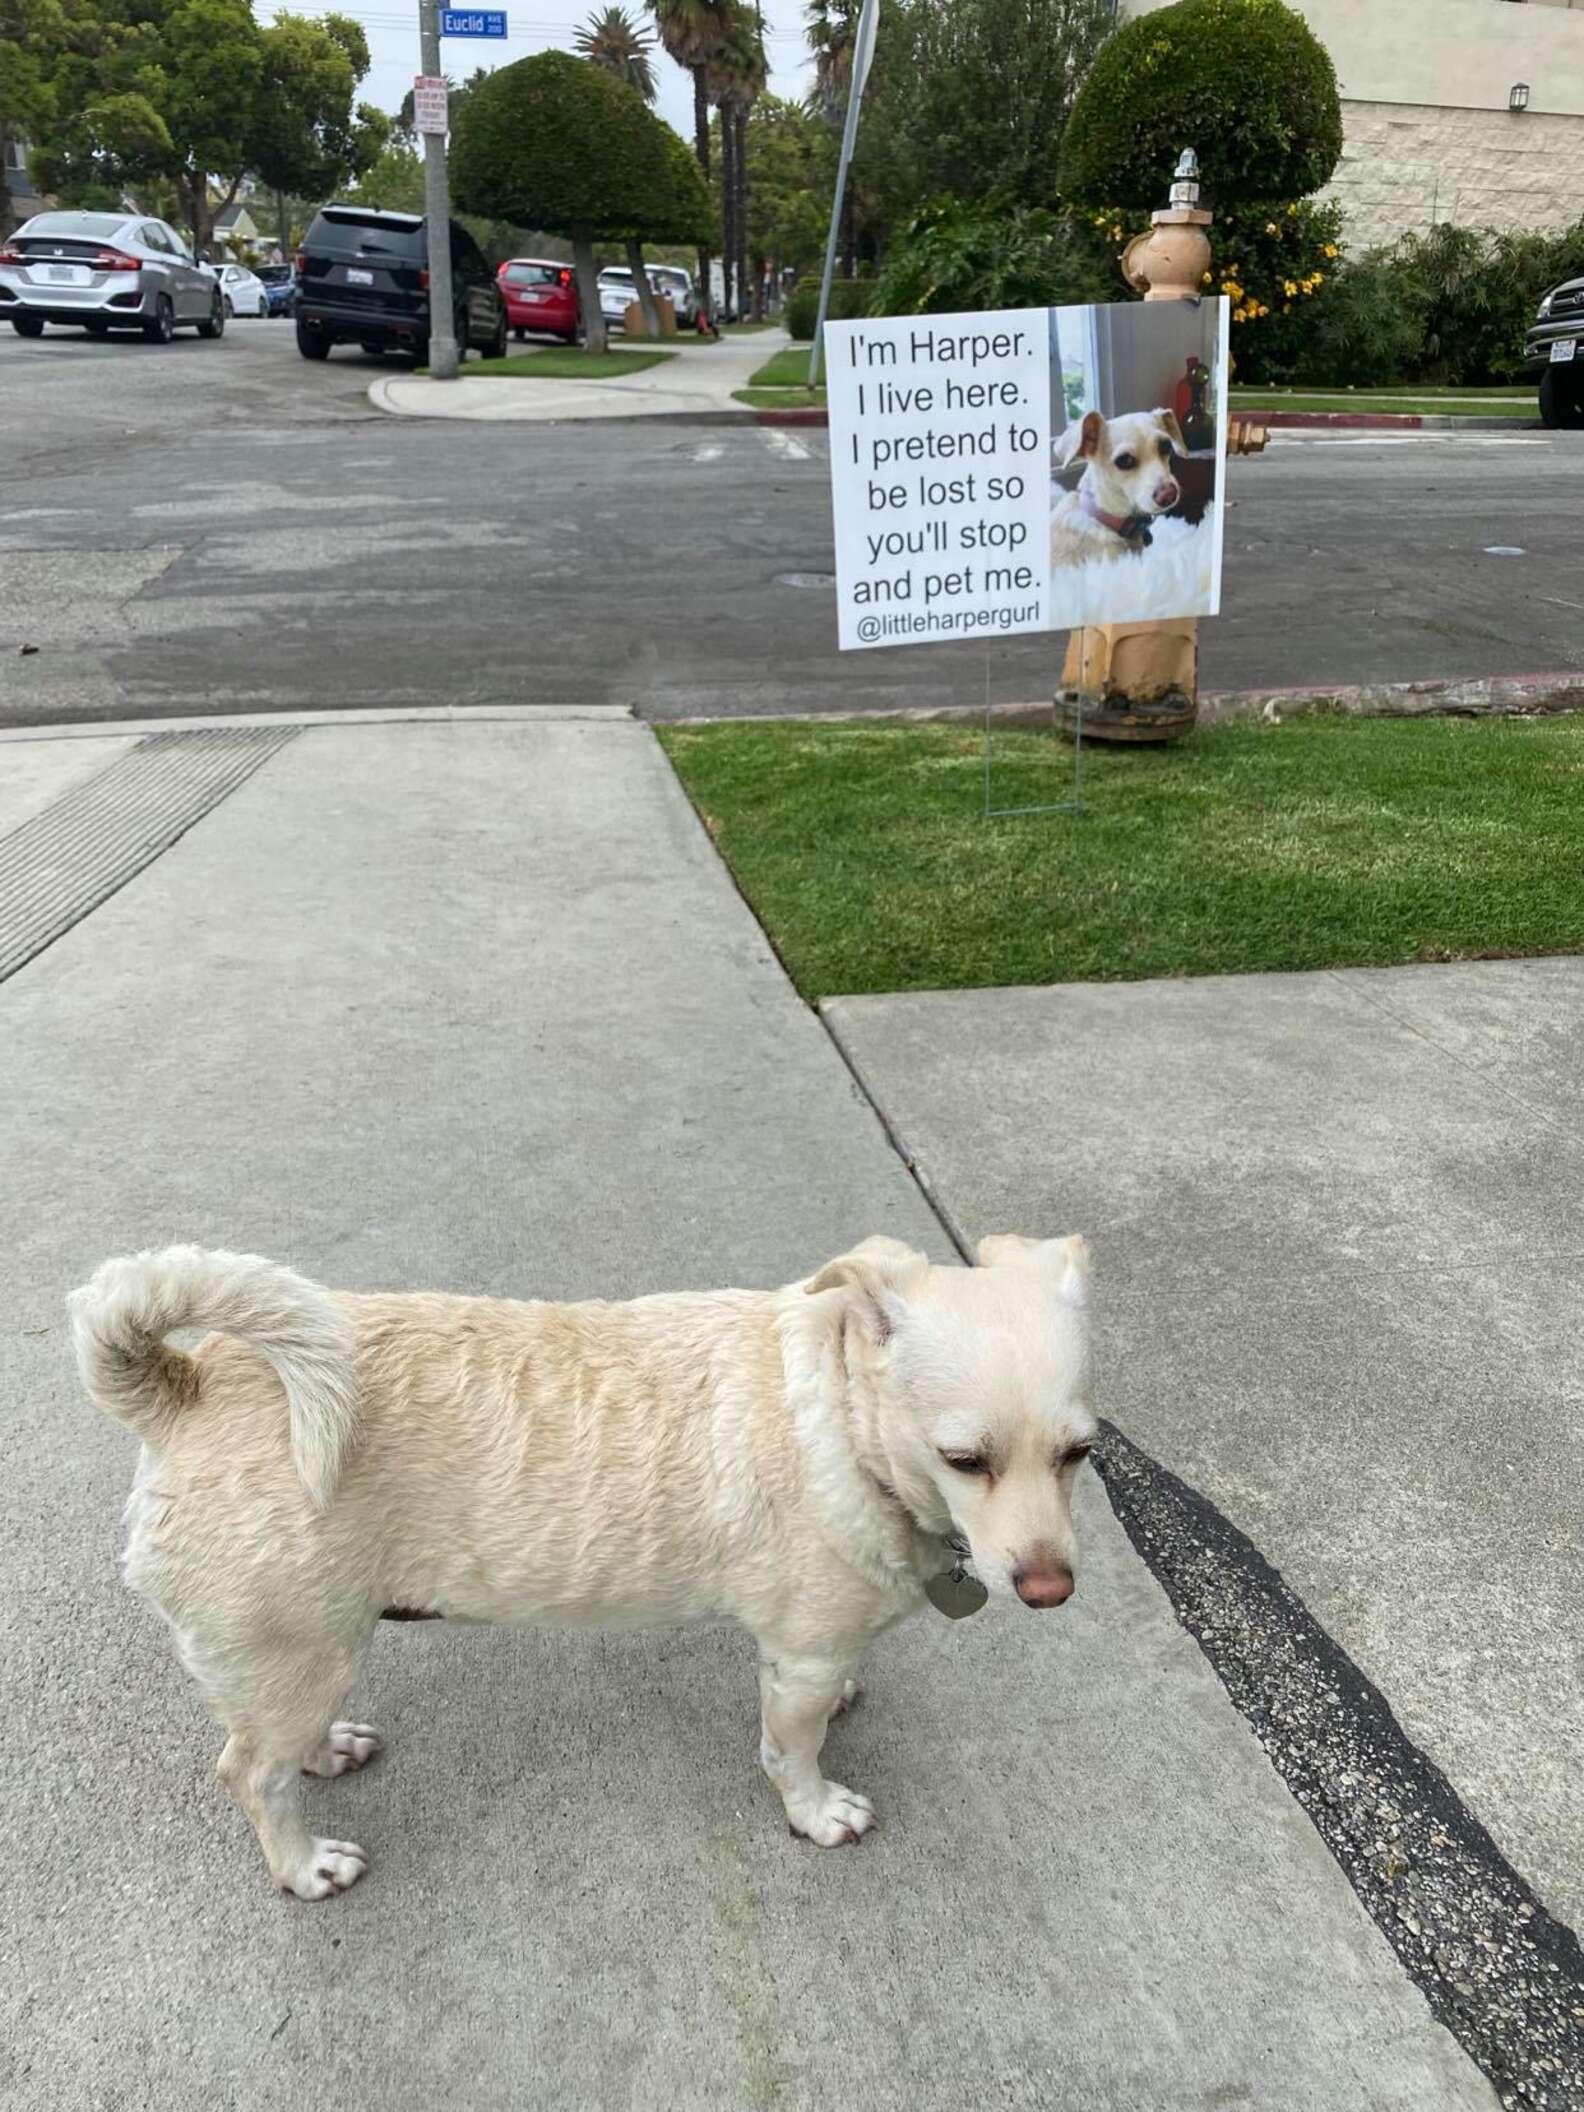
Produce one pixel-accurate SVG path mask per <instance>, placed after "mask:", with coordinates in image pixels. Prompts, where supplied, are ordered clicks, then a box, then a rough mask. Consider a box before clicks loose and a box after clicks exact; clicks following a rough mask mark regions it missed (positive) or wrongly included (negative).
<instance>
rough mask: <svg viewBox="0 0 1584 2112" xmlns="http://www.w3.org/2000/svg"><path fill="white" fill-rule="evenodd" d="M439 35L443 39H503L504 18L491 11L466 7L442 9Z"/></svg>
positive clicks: (504, 31) (504, 29)
mask: <svg viewBox="0 0 1584 2112" xmlns="http://www.w3.org/2000/svg"><path fill="white" fill-rule="evenodd" d="M440 34H441V36H443V37H503V36H505V34H506V17H505V16H504V15H503V14H497V13H495V12H494V11H493V10H484V11H483V12H480V11H478V10H476V9H474V8H467V7H443V8H441V10H440Z"/></svg>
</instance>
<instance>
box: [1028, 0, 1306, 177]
mask: <svg viewBox="0 0 1584 2112" xmlns="http://www.w3.org/2000/svg"><path fill="white" fill-rule="evenodd" d="M1184 147H1192V148H1193V150H1194V152H1195V153H1196V154H1197V155H1198V157H1199V168H1200V175H1201V179H1202V181H1203V183H1204V186H1205V202H1206V203H1207V204H1212V205H1214V204H1232V203H1234V202H1239V203H1241V202H1245V201H1248V200H1251V199H1259V198H1304V197H1307V196H1308V195H1309V193H1310V192H1311V191H1317V190H1319V188H1320V186H1321V185H1322V184H1323V183H1324V182H1325V181H1326V179H1327V178H1328V177H1329V176H1330V174H1331V171H1332V170H1333V169H1334V168H1335V167H1336V165H1337V161H1338V159H1339V157H1340V155H1341V152H1342V107H1341V104H1340V102H1339V101H1338V99H1337V84H1336V71H1335V69H1334V67H1333V66H1332V64H1331V59H1330V56H1329V54H1328V53H1327V51H1326V48H1325V46H1324V45H1323V44H1322V43H1321V42H1320V41H1319V39H1318V38H1317V37H1316V36H1315V34H1314V32H1313V31H1312V30H1311V29H1310V28H1309V26H1308V24H1307V23H1306V22H1305V21H1304V20H1303V18H1302V16H1300V15H1298V14H1296V13H1295V12H1294V11H1293V9H1292V8H1290V7H1286V6H1284V5H1283V4H1282V0H1177V5H1176V6H1173V7H1163V8H1160V9H1158V10H1157V11H1156V12H1155V13H1153V14H1148V15H1138V16H1136V17H1135V18H1134V19H1133V20H1132V21H1131V22H1127V23H1124V24H1123V26H1122V28H1120V29H1119V30H1117V31H1116V33H1115V35H1113V36H1111V37H1108V38H1107V39H1106V41H1105V43H1104V44H1103V45H1102V46H1101V47H1100V52H1099V56H1098V57H1097V58H1096V60H1095V62H1094V65H1093V66H1092V67H1091V68H1090V69H1089V76H1088V79H1087V80H1086V81H1085V82H1084V84H1083V86H1082V88H1081V89H1080V90H1079V91H1078V96H1077V100H1076V101H1075V102H1074V104H1073V109H1072V116H1071V117H1070V118H1069V119H1068V120H1067V129H1066V131H1065V133H1064V134H1063V135H1062V145H1061V189H1062V193H1063V195H1064V196H1065V197H1067V198H1070V199H1073V200H1076V201H1077V202H1078V203H1079V204H1083V205H1096V206H1101V205H1105V206H1127V207H1135V208H1136V207H1146V208H1151V207H1155V206H1159V205H1162V204H1164V203H1165V195H1164V194H1165V189H1166V186H1167V184H1168V183H1170V181H1171V174H1172V170H1173V169H1174V168H1175V167H1176V165H1177V156H1178V155H1179V153H1180V152H1181V151H1182V149H1183V148H1184Z"/></svg>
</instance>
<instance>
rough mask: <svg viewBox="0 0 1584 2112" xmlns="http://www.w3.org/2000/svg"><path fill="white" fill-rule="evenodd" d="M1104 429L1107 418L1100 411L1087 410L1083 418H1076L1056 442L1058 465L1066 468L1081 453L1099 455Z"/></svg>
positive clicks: (1059, 467)
mask: <svg viewBox="0 0 1584 2112" xmlns="http://www.w3.org/2000/svg"><path fill="white" fill-rule="evenodd" d="M1104 431H1105V420H1104V419H1103V418H1102V417H1101V415H1100V413H1099V412H1098V411H1085V412H1084V414H1083V416H1082V417H1081V418H1075V419H1074V420H1073V422H1072V424H1071V425H1070V426H1068V428H1067V430H1066V432H1064V433H1063V434H1062V436H1061V438H1060V439H1059V440H1058V441H1057V443H1056V467H1057V468H1058V469H1065V468H1066V467H1067V465H1068V463H1069V462H1076V461H1077V459H1078V457H1079V456H1080V455H1097V454H1098V453H1099V452H1100V436H1101V435H1102V433H1103V432H1104Z"/></svg>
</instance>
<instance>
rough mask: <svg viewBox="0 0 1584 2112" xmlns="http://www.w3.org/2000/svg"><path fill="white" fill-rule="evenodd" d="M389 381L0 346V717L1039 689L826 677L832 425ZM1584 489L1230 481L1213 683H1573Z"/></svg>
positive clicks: (1319, 462)
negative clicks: (754, 422) (586, 406)
mask: <svg viewBox="0 0 1584 2112" xmlns="http://www.w3.org/2000/svg"><path fill="white" fill-rule="evenodd" d="M390 364H391V363H389V362H382V361H377V360H373V359H370V358H368V357H366V356H365V355H362V354H360V353H357V352H348V351H345V350H342V351H339V352H338V353H337V354H336V356H335V357H334V358H333V359H332V360H330V361H329V362H327V363H326V364H324V365H312V364H310V363H308V362H307V361H304V360H303V359H301V358H300V357H299V356H298V353H297V351H296V347H295V343H294V339H293V334H292V331H291V328H290V326H289V324H287V323H285V322H273V323H272V322H256V321H242V322H238V323H236V324H234V325H233V327H232V329H231V330H230V331H229V332H228V333H227V335H226V337H225V339H224V340H223V341H222V342H221V343H219V344H217V345H216V344H205V343H202V342H201V341H199V340H198V339H196V338H193V337H183V338H180V339H178V340H177V341H176V342H175V343H174V344H172V345H170V346H168V347H163V348H159V347H152V346H145V345H142V344H141V343H110V344H100V343H93V342H90V341H89V340H88V339H87V338H79V337H76V336H74V335H70V334H67V333H54V332H51V333H50V334H49V335H48V336H47V337H45V338H44V339H43V340H41V341H39V342H35V343H24V342H23V341H22V340H20V339H18V338H16V337H14V336H12V335H10V334H9V333H4V334H0V426H3V431H4V439H5V446H4V450H3V453H0V724H7V725H28V724H40V723H49V722H52V721H55V720H58V719H62V718H82V719H100V720H104V719H118V718H124V717H158V716H166V715H170V714H189V713H215V712H226V711H249V710H272V709H281V708H288V709H302V708H303V707H305V706H313V705H325V706H331V705H334V706H340V707H345V706H359V705H364V706H373V705H404V704H422V705H434V704H486V705H502V704H505V705H511V704H518V703H521V704H564V703H579V704H587V703H600V704H617V705H627V706H630V707H632V708H633V709H635V710H637V711H639V712H640V713H642V714H644V715H646V716H649V717H658V718H669V717H680V716H687V715H689V714H692V713H706V714H715V713H722V714H725V713H738V712H779V711H787V710H809V711H836V710H851V709H853V708H856V707H869V708H873V707H895V706H899V705H914V706H940V705H943V704H951V703H958V704H960V703H965V702H967V703H971V702H975V701H978V700H979V699H981V698H982V697H983V696H984V694H985V689H986V682H987V677H988V685H989V691H990V695H991V697H992V698H993V699H994V700H995V701H997V702H1005V703H1011V702H1023V701H1027V700H1029V699H1033V698H1038V697H1041V696H1044V695H1047V694H1049V691H1050V688H1051V686H1052V683H1053V678H1054V671H1055V669H1056V668H1057V666H1058V665H1059V658H1060V645H1061V641H1060V639H1059V638H1056V637H1052V638H1049V639H1038V638H1037V639H1032V640H1023V641H1017V642H1007V643H1003V644H1000V645H998V646H996V647H995V648H994V649H993V650H991V651H989V652H988V653H987V651H986V649H985V647H984V646H982V645H980V644H965V645H963V646H961V647H956V646H932V647H930V648H929V649H928V650H927V651H924V650H918V651H906V650H902V651H876V652H868V653H863V654H855V655H848V656H845V657H843V656H840V655H838V654H837V652H836V650H835V637H834V610H833V607H832V602H831V598H830V592H829V585H828V581H829V574H830V568H831V562H832V558H831V530H830V512H829V498H828V489H827V477H826V463H825V435H824V434H823V433H822V432H819V431H807V430H802V431H787V430H774V429H766V428H758V427H718V428H716V427H707V426H688V425H683V426H678V425H675V424H669V423H666V422H663V421H662V422H659V423H650V424H644V423H630V424H628V423H623V424H617V425H604V426H591V425H568V426H556V427H547V426H525V425H492V426H488V427H470V426H467V425H457V424H446V423H432V422H428V421H409V420H396V419H391V418H388V417H385V416H383V415H381V414H380V413H378V412H376V411H375V410H374V409H373V407H372V406H371V405H370V403H369V402H368V400H367V394H366V391H367V387H368V383H369V381H370V380H371V378H373V376H374V375H375V374H377V373H379V372H381V371H387V370H388V369H389V366H390ZM458 386H463V387H465V386H467V384H466V383H465V382H463V383H459V384H458ZM524 386H525V387H527V386H529V384H527V383H525V384H524ZM1581 469H1584V436H1581V435H1578V434H1561V433H1556V434H1553V433H1543V432H1540V431H1534V432H1513V433H1479V434H1476V433H1459V434H1452V435H1442V434H1424V435H1420V434H1389V435H1383V436H1380V437H1375V436H1369V435H1362V434H1344V435H1305V436H1302V437H1296V436H1294V437H1283V438H1278V439H1277V440H1276V441H1275V442H1274V443H1273V445H1272V447H1271V450H1270V451H1269V453H1268V454H1267V455H1266V456H1264V457H1263V458H1260V459H1256V460H1252V461H1247V462H1236V463H1234V464H1233V466H1232V468H1231V470H1230V473H1229V488H1230V491H1231V500H1230V507H1231V511H1230V513H1229V517H1228V532H1227V543H1226V593H1225V602H1224V613H1223V615H1222V616H1221V617H1220V618H1218V619H1217V620H1216V621H1214V622H1209V623H1206V624H1205V625H1204V626H1203V627H1202V630H1201V639H1202V669H1201V680H1202V683H1203V685H1204V686H1205V687H1207V688H1212V689H1214V688H1229V689H1238V688H1259V687H1266V686H1270V687H1284V686H1288V685H1295V684H1296V685H1301V684H1304V683H1309V682H1313V683H1315V684H1316V685H1317V686H1322V685H1323V686H1330V685H1335V684H1345V683H1352V682H1363V681H1368V682H1383V681H1401V680H1415V679H1434V678H1438V677H1455V676H1479V675H1504V674H1524V673H1536V672H1540V673H1551V672H1561V671H1565V670H1569V669H1575V668H1579V667H1581V666H1584V627H1581V621H1580V619H1581V617H1584V590H1581V589H1580V587H1579V583H1578V578H1577V552H1578V549H1579V547H1580V539H1581V534H1584V476H1581V474H1580V471H1581ZM1513 549H1516V550H1520V551H1521V552H1522V553H1523V554H1522V556H1517V557H1515V556H1505V555H1494V554H1491V553H1492V552H1493V551H1498V550H1513ZM29 646H32V647H35V648H36V649H37V650H36V651H33V652H27V651H25V649H26V648H27V647H29Z"/></svg>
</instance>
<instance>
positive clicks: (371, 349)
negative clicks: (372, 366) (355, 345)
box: [362, 337, 385, 359]
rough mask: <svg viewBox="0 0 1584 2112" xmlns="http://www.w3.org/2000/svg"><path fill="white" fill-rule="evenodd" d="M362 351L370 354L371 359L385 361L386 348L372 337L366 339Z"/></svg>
mask: <svg viewBox="0 0 1584 2112" xmlns="http://www.w3.org/2000/svg"><path fill="white" fill-rule="evenodd" d="M362 349H363V351H365V352H366V353H367V354H368V356H369V358H370V359H383V358H384V357H385V347H384V346H383V345H380V344H376V343H375V341H374V340H373V338H371V337H366V338H364V340H363V344H362Z"/></svg>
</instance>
